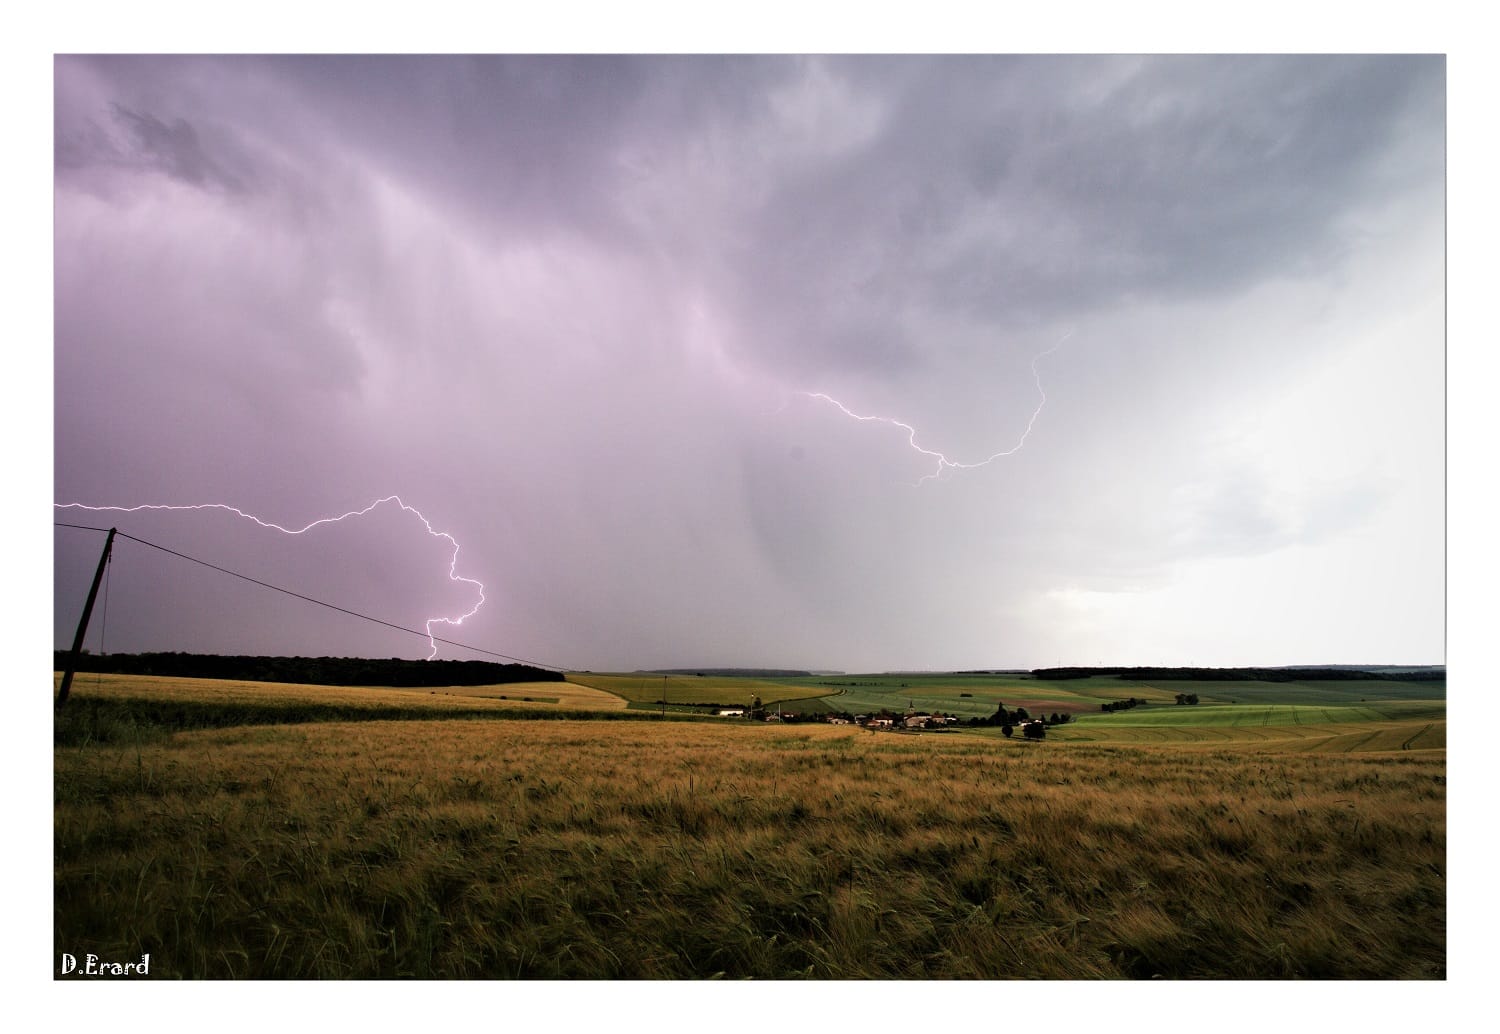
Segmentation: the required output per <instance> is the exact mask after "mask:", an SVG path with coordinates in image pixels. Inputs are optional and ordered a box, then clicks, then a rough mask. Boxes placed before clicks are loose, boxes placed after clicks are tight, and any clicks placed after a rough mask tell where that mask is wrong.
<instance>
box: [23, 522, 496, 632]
mask: <svg viewBox="0 0 1500 1034" xmlns="http://www.w3.org/2000/svg"><path fill="white" fill-rule="evenodd" d="M386 503H395V504H396V505H397V506H399V507H401V509H403V510H405V511H406V512H407V513H410V514H413V515H414V516H415V517H416V518H417V520H419V521H421V522H422V525H423V527H425V528H426V529H427V534H429V535H431V536H432V537H433V538H439V539H447V540H448V543H449V544H450V545H451V546H452V547H453V556H452V558H451V560H450V561H449V563H448V579H449V581H454V582H463V583H465V584H467V585H472V586H474V587H475V588H476V589H477V590H478V591H479V602H478V603H476V604H474V606H473V608H472V609H470V610H469V611H468V612H467V613H465V614H461V615H459V616H458V617H456V618H444V617H434V618H428V619H427V626H426V627H427V645H428V646H429V647H431V650H430V652H429V653H428V654H427V659H428V660H432V658H434V657H436V656H437V640H436V638H434V636H433V631H432V626H433V625H453V626H455V627H457V626H459V625H462V624H463V623H464V621H465V620H467V619H468V618H471V617H473V616H474V615H475V614H477V613H478V612H479V608H480V607H482V606H484V583H482V582H480V581H479V580H478V579H475V578H465V577H463V576H462V575H460V574H459V573H458V540H457V539H455V538H454V537H453V536H452V535H449V534H448V533H447V532H445V531H436V530H434V529H433V527H432V522H431V521H429V520H428V519H427V518H426V517H424V516H423V515H422V512H421V511H420V510H418V509H417V508H416V507H414V506H408V505H407V504H406V503H405V502H403V501H402V499H401V497H400V496H399V495H388V496H384V497H382V498H380V499H377V500H375V501H374V502H373V503H371V504H370V505H369V506H366V507H365V508H364V509H363V510H350V511H349V512H348V513H341V514H339V515H338V516H337V517H320V518H319V519H318V520H315V521H313V522H312V523H311V524H307V525H304V526H303V527H301V528H284V527H282V526H281V525H280V524H276V523H273V522H271V521H266V520H262V519H261V518H259V517H257V516H255V514H253V513H246V512H245V511H244V510H241V509H238V508H237V507H233V506H230V505H228V504H227V503H197V504H195V505H191V506H171V505H167V504H164V503H143V504H142V505H140V506H88V505H86V504H84V503H53V504H52V505H53V506H54V507H55V508H57V509H59V510H68V509H76V510H89V511H91V512H94V513H102V512H105V511H109V512H113V513H138V512H140V511H142V510H224V511H227V512H229V513H232V514H235V515H236V516H238V517H243V518H245V519H246V520H250V521H254V522H255V523H256V524H259V525H260V526H261V527H262V528H270V529H272V530H273V531H279V532H281V533H282V534H285V535H303V534H306V533H307V532H309V531H311V530H312V529H314V528H316V527H318V526H319V525H323V524H336V523H337V522H339V521H342V520H347V519H349V518H351V517H363V516H364V515H365V514H367V513H369V512H370V511H371V510H374V509H375V508H376V507H378V506H382V505H384V504H386Z"/></svg>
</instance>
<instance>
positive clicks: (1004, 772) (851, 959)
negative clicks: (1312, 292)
mask: <svg viewBox="0 0 1500 1034" xmlns="http://www.w3.org/2000/svg"><path fill="white" fill-rule="evenodd" d="M549 685H550V686H552V687H553V690H552V692H553V693H554V694H555V693H556V692H557V688H556V684H549ZM88 689H89V687H87V686H86V685H79V686H78V687H77V692H78V693H79V694H80V696H81V697H82V698H84V699H86V696H83V695H84V694H86V693H87V692H88ZM193 692H194V687H191V686H183V685H169V686H166V687H164V688H163V689H162V691H161V693H162V695H163V696H164V697H168V698H174V699H175V698H179V697H183V696H190V695H191V694H192V693H193ZM238 692H249V693H255V692H259V690H256V689H255V688H253V687H251V688H248V689H244V690H240V691H238ZM365 692H366V695H367V696H375V697H379V698H381V699H386V696H385V695H386V694H387V693H389V692H394V691H386V690H371V691H365ZM130 694H133V696H131V695H130ZM321 694H322V691H320V690H310V691H308V695H309V699H311V698H321ZM418 695H420V696H423V697H426V698H427V704H426V708H425V710H424V711H423V712H422V717H421V718H417V717H412V718H407V719H406V720H401V721H383V720H363V721H358V722H354V721H316V722H305V723H303V724H297V725H260V726H239V727H227V728H201V729H187V730H184V731H177V732H169V733H163V734H160V735H158V736H157V737H156V738H155V739H150V738H141V737H136V738H135V739H117V740H116V741H114V742H100V741H98V740H93V741H87V742H82V743H73V744H64V745H61V746H58V747H57V748H56V749H55V751H54V795H55V807H54V844H53V846H54V859H55V864H54V880H55V883H54V921H55V930H54V934H55V939H56V943H57V945H58V946H59V950H60V951H61V950H68V951H72V952H73V954H75V955H81V953H82V952H86V951H87V952H94V953H95V954H98V955H100V956H101V957H104V958H112V957H121V958H125V957H138V956H139V955H140V954H141V953H143V952H150V953H151V954H152V976H158V975H160V976H163V977H198V978H219V977H237V978H244V977H250V978H278V979H279V978H325V979H326V978H403V977H437V978H492V977H520V978H669V977H671V978H707V977H714V976H725V977H759V978H796V977H803V978H824V979H845V978H855V979H867V978H868V979H874V978H897V979H906V978H943V979H946V978H956V979H969V978H1013V977H1041V978H1077V979H1094V978H1147V977H1152V976H1158V975H1159V976H1163V977H1168V978H1227V979H1238V978H1259V979H1282V978H1326V977H1341V978H1365V979H1390V978H1441V977H1443V976H1444V975H1445V973H1446V932H1445V931H1446V890H1445V886H1446V880H1445V870H1446V857H1445V852H1446V836H1445V822H1446V820H1445V801H1446V765H1445V752H1444V751H1443V750H1441V749H1408V750H1405V751H1402V750H1401V749H1400V745H1399V744H1392V745H1390V746H1389V752H1387V753H1372V752H1370V750H1369V749H1368V747H1367V748H1362V749H1360V750H1358V751H1340V749H1339V748H1337V747H1332V748H1330V747H1327V746H1326V743H1328V742H1332V739H1328V740H1325V741H1324V742H1325V746H1323V747H1320V748H1318V749H1306V748H1305V747H1304V740H1302V739H1295V738H1290V739H1289V738H1283V739H1281V740H1276V741H1273V740H1270V739H1263V740H1259V741H1250V740H1240V741H1234V742H1230V741H1225V743H1224V745H1223V746H1217V747H1216V746H1214V745H1213V744H1212V743H1211V742H1210V741H1207V740H1196V741H1191V742H1186V741H1185V745H1186V746H1188V747H1190V748H1191V749H1183V747H1176V746H1151V745H1145V744H1141V743H1132V744H1123V743H1103V742H1083V741H1081V740H1075V741H1073V742H1069V740H1068V737H1069V736H1072V735H1075V734H1078V735H1082V734H1090V735H1103V734H1105V733H1107V732H1111V731H1112V733H1111V734H1125V733H1129V734H1131V735H1146V734H1156V733H1164V734H1166V733H1174V732H1175V733H1182V734H1184V735H1185V734H1188V733H1194V732H1203V731H1209V732H1212V731H1214V730H1215V729H1217V730H1221V731H1225V732H1228V733H1232V734H1236V735H1239V734H1241V732H1242V731H1243V730H1247V729H1261V730H1263V731H1264V730H1271V731H1276V732H1277V733H1278V734H1286V736H1287V737H1295V736H1296V731H1297V730H1307V729H1311V728H1314V726H1310V725H1297V724H1293V725H1282V726H1271V725H1267V726H1259V727H1256V726H1244V725H1235V724H1234V723H1232V722H1231V723H1227V724H1225V723H1219V724H1217V725H1216V724H1213V723H1208V724H1203V725H1200V726H1197V727H1191V726H1175V727H1174V726H1156V727H1152V726H1146V725H1138V724H1137V725H1131V724H1122V723H1118V722H1115V723H1113V724H1110V723H1111V721H1112V720H1113V719H1116V718H1120V717H1126V716H1134V715H1135V712H1123V713H1121V714H1118V715H1109V716H1100V718H1099V719H1098V720H1097V721H1089V722H1083V721H1080V722H1079V723H1077V725H1074V726H1069V727H1060V728H1058V729H1056V730H1054V732H1053V733H1052V734H1049V737H1048V739H1047V741H1046V742H1044V743H1040V744H1038V743H1028V742H1023V741H1021V740H1019V739H1013V740H1005V739H1000V738H994V737H988V736H977V735H968V734H956V735H955V734H943V735H922V736H897V735H889V734H873V733H867V732H864V731H856V730H850V729H848V728H835V727H829V726H793V727H777V726H766V725H763V724H756V723H732V722H727V721H726V722H708V721H688V722H681V721H678V722H672V721H667V722H659V721H630V722H619V721H604V720H601V719H603V718H604V717H606V716H608V715H610V714H612V713H614V714H619V716H620V717H625V713H624V712H618V711H617V712H605V711H599V712H594V713H595V714H596V715H597V716H598V717H597V718H595V719H580V720H570V721H567V722H530V721H501V720H495V719H496V718H497V717H503V715H502V714H501V713H500V712H501V711H502V705H501V704H499V703H498V702H495V701H489V702H486V700H485V698H482V697H475V698H474V699H473V700H471V701H466V702H458V701H456V700H454V701H445V700H442V699H440V697H439V695H438V694H418ZM1127 695H1128V694H1127ZM150 696H151V694H150V693H149V692H148V691H147V690H145V689H142V688H141V687H138V686H137V687H133V688H132V689H130V690H129V693H128V694H127V698H128V699H149V698H150ZM72 703H73V702H70V705H69V706H70V707H71V706H72ZM1007 703H1009V701H1007ZM348 706H357V705H356V704H354V703H349V705H348ZM411 706H413V707H417V706H418V705H415V704H412V705H411ZM557 706H558V705H538V706H537V707H536V708H535V709H534V710H533V711H517V710H513V709H512V710H509V711H507V712H506V713H508V714H510V715H519V714H533V713H534V714H538V715H540V714H543V713H545V712H546V711H547V710H548V707H551V708H552V710H553V712H554V713H555V712H556V708H557ZM1206 706H1207V705H1199V711H1200V714H1206V713H1207V712H1206V711H1205V710H1204V708H1205V707H1206ZM463 707H479V708H486V709H488V710H487V713H486V714H484V715H478V716H474V717H466V716H463V715H462V714H461V711H460V709H461V708H463ZM1152 710H1158V709H1156V708H1151V709H1147V711H1146V712H1142V713H1150V711H1152ZM1159 710H1167V709H1165V708H1163V709H1159ZM1181 710H1184V711H1186V710H1188V709H1187V708H1183V709H1181ZM1263 710H1264V709H1263ZM439 718H441V719H443V720H434V719H439ZM424 719H425V720H424ZM1407 724H1408V731H1409V730H1410V726H1411V725H1416V726H1417V727H1420V726H1421V725H1422V724H1427V723H1425V722H1422V721H1419V720H1414V721H1413V722H1412V723H1407ZM1400 725H1402V722H1401V721H1400V720H1387V721H1386V725H1382V723H1381V721H1376V720H1374V719H1371V720H1368V721H1364V722H1361V723H1354V725H1353V726H1352V728H1357V729H1360V730H1363V731H1364V732H1374V733H1375V734H1376V735H1377V736H1379V735H1383V734H1384V733H1385V732H1386V731H1387V726H1389V727H1390V728H1395V727H1397V726H1400ZM1340 727H1341V726H1340V725H1339V724H1338V723H1333V724H1330V725H1327V726H1325V728H1327V729H1337V728H1340ZM1355 734H1356V733H1352V732H1351V733H1334V732H1329V733H1327V734H1326V735H1327V736H1328V737H1331V738H1336V737H1337V736H1338V735H1355ZM1257 735H1259V734H1257ZM65 946H67V947H65Z"/></svg>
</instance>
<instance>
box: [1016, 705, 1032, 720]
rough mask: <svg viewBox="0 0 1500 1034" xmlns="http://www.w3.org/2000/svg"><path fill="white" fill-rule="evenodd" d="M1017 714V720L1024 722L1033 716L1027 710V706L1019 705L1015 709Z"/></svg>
mask: <svg viewBox="0 0 1500 1034" xmlns="http://www.w3.org/2000/svg"><path fill="white" fill-rule="evenodd" d="M1015 716H1016V720H1017V721H1022V722H1024V721H1026V720H1027V719H1029V718H1030V717H1031V715H1030V714H1028V713H1027V712H1026V708H1024V707H1018V708H1016V710H1015Z"/></svg>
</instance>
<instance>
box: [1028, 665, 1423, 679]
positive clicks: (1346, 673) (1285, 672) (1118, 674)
mask: <svg viewBox="0 0 1500 1034" xmlns="http://www.w3.org/2000/svg"><path fill="white" fill-rule="evenodd" d="M1031 674H1032V677H1033V678H1038V679H1046V680H1049V681H1053V682H1057V681H1063V680H1066V679H1087V678H1095V677H1108V676H1113V677H1115V678H1119V679H1137V680H1141V681H1153V682H1167V681H1172V680H1176V681H1179V682H1314V681H1321V682H1348V681H1353V680H1356V679H1358V680H1372V679H1375V680H1382V681H1389V682H1445V681H1447V678H1448V673H1447V671H1446V670H1445V669H1435V670H1430V671H1405V672H1384V671H1367V670H1364V669H1362V668H1036V669H1034V670H1033V671H1032V672H1031Z"/></svg>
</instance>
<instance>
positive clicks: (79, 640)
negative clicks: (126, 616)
mask: <svg viewBox="0 0 1500 1034" xmlns="http://www.w3.org/2000/svg"><path fill="white" fill-rule="evenodd" d="M114 544H115V529H114V528H110V529H109V534H108V535H106V536H104V552H102V553H100V554H99V568H98V570H96V571H95V572H94V584H93V585H90V586H89V598H88V599H87V600H86V601H85V602H84V604H83V616H82V617H81V618H79V619H78V634H77V635H75V636H73V649H72V650H70V651H69V652H68V666H67V668H66V669H64V671H63V677H62V685H61V686H60V687H59V688H58V690H57V706H58V707H61V706H62V705H63V704H65V703H67V701H68V690H69V689H71V688H72V685H73V673H74V672H75V671H77V670H78V657H79V654H81V653H82V652H83V636H84V633H86V632H87V631H88V630H89V615H90V614H92V613H93V612H94V600H95V598H97V597H98V595H99V582H100V580H101V579H103V577H104V568H105V567H106V566H107V565H108V564H109V551H110V549H111V548H113V546H114Z"/></svg>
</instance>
